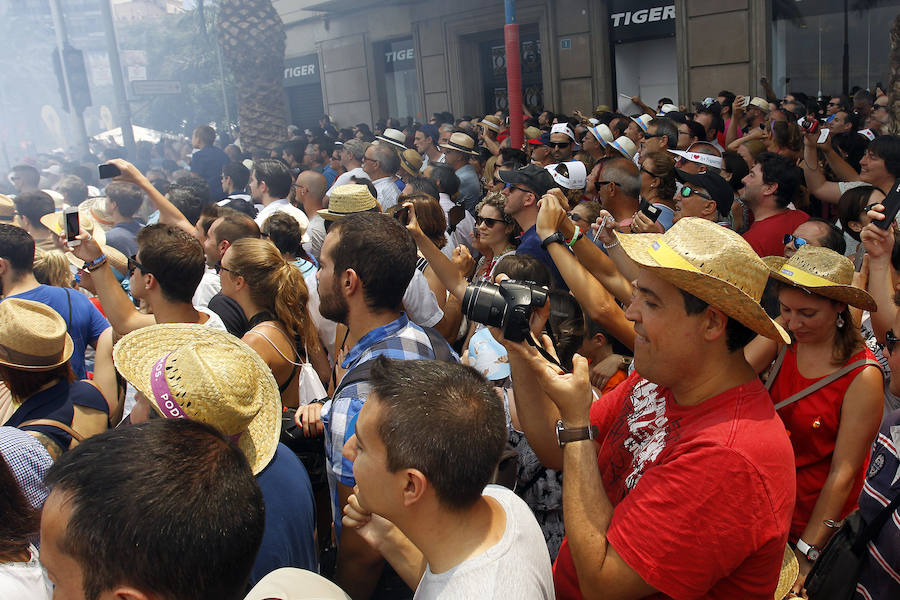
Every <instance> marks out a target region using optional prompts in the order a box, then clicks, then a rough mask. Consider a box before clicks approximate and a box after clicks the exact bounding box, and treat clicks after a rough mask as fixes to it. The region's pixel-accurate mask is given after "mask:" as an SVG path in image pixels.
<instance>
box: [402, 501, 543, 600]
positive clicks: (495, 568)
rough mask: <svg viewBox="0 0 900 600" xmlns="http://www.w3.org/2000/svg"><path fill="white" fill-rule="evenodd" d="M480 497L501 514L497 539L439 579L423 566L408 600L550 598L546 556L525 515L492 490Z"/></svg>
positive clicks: (528, 512)
mask: <svg viewBox="0 0 900 600" xmlns="http://www.w3.org/2000/svg"><path fill="white" fill-rule="evenodd" d="M484 496H486V497H489V498H493V499H494V500H496V501H497V502H499V503H500V505H501V506H502V507H503V510H504V511H505V512H506V530H505V531H504V533H503V537H502V538H500V541H499V542H497V543H496V544H495V545H494V546H493V547H491V548H488V549H487V550H486V551H485V552H484V553H482V554H479V555H478V556H474V557H472V558H470V559H468V560H466V561H463V562H461V563H460V564H458V565H456V566H455V567H453V568H452V569H449V570H448V571H445V572H443V573H438V574H434V573H432V572H431V566H430V565H427V566H426V567H425V575H423V576H422V580H421V581H420V582H419V587H418V588H416V595H415V596H414V600H456V599H459V600H469V599H470V598H480V599H489V598H496V599H498V600H508V599H510V598H515V599H516V600H531V599H534V600H551V599H552V598H555V592H554V590H553V572H552V570H551V564H550V553H549V552H548V551H547V544H546V542H545V541H544V535H543V534H542V533H541V528H540V526H539V525H538V523H537V520H535V518H534V514H533V513H532V512H531V509H529V508H528V505H527V504H525V501H524V500H522V499H521V498H519V497H518V496H516V495H515V494H514V493H513V492H511V491H510V490H508V489H506V488H504V487H501V486H498V485H489V486H487V487H486V488H484Z"/></svg>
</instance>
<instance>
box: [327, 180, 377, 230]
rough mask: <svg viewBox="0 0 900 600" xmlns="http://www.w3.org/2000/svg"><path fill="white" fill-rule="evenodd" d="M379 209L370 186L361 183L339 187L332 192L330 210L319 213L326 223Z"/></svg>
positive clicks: (329, 202)
mask: <svg viewBox="0 0 900 600" xmlns="http://www.w3.org/2000/svg"><path fill="white" fill-rule="evenodd" d="M377 207H378V202H377V201H376V200H375V196H373V195H372V193H371V192H370V191H369V188H368V186H365V185H362V184H359V183H348V184H346V185H339V186H337V187H336V188H334V189H333V190H331V196H329V201H328V208H323V209H322V210H319V211H317V212H318V215H319V216H320V217H322V218H323V219H325V220H326V221H339V220H340V219H343V218H344V217H346V216H347V215H352V214H354V213H359V212H366V211H368V210H372V209H373V208H377Z"/></svg>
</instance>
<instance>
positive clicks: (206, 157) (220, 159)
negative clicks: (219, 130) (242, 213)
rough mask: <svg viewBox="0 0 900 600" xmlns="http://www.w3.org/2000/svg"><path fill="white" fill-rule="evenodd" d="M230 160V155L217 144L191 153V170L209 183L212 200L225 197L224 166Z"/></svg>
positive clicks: (216, 200) (215, 200)
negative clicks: (223, 184) (223, 188)
mask: <svg viewBox="0 0 900 600" xmlns="http://www.w3.org/2000/svg"><path fill="white" fill-rule="evenodd" d="M230 162H231V159H230V158H228V155H227V154H225V153H224V152H222V151H221V150H219V149H218V148H216V147H215V146H207V147H205V148H201V149H200V150H197V151H196V152H194V154H192V155H191V172H192V173H196V174H197V175H199V176H200V177H202V178H203V179H205V180H206V183H208V184H209V199H210V201H212V202H218V201H219V200H221V199H222V198H224V197H225V192H223V191H222V167H224V166H225V165H227V164H228V163H230Z"/></svg>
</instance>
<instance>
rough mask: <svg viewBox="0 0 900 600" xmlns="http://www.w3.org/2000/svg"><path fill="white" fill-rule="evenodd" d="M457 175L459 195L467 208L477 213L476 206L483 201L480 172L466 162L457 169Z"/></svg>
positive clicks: (459, 198)
mask: <svg viewBox="0 0 900 600" xmlns="http://www.w3.org/2000/svg"><path fill="white" fill-rule="evenodd" d="M456 176H457V177H459V197H458V198H457V201H458V202H461V203H462V204H463V206H465V207H466V210H467V211H469V212H470V213H472V214H473V215H474V214H475V206H477V205H478V203H479V202H481V182H480V181H478V174H477V173H476V172H475V168H474V167H473V166H472V165H469V164H466V165H463V166H461V167H460V168H458V169H457V170H456Z"/></svg>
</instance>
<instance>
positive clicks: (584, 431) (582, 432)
mask: <svg viewBox="0 0 900 600" xmlns="http://www.w3.org/2000/svg"><path fill="white" fill-rule="evenodd" d="M597 431H598V430H597V426H596V425H588V426H587V427H566V426H565V425H563V422H562V419H560V420H559V421H557V422H556V442H557V443H558V444H559V447H560V448H562V447H564V446H565V445H566V444H568V443H569V442H580V441H581V440H594V439H597Z"/></svg>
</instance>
